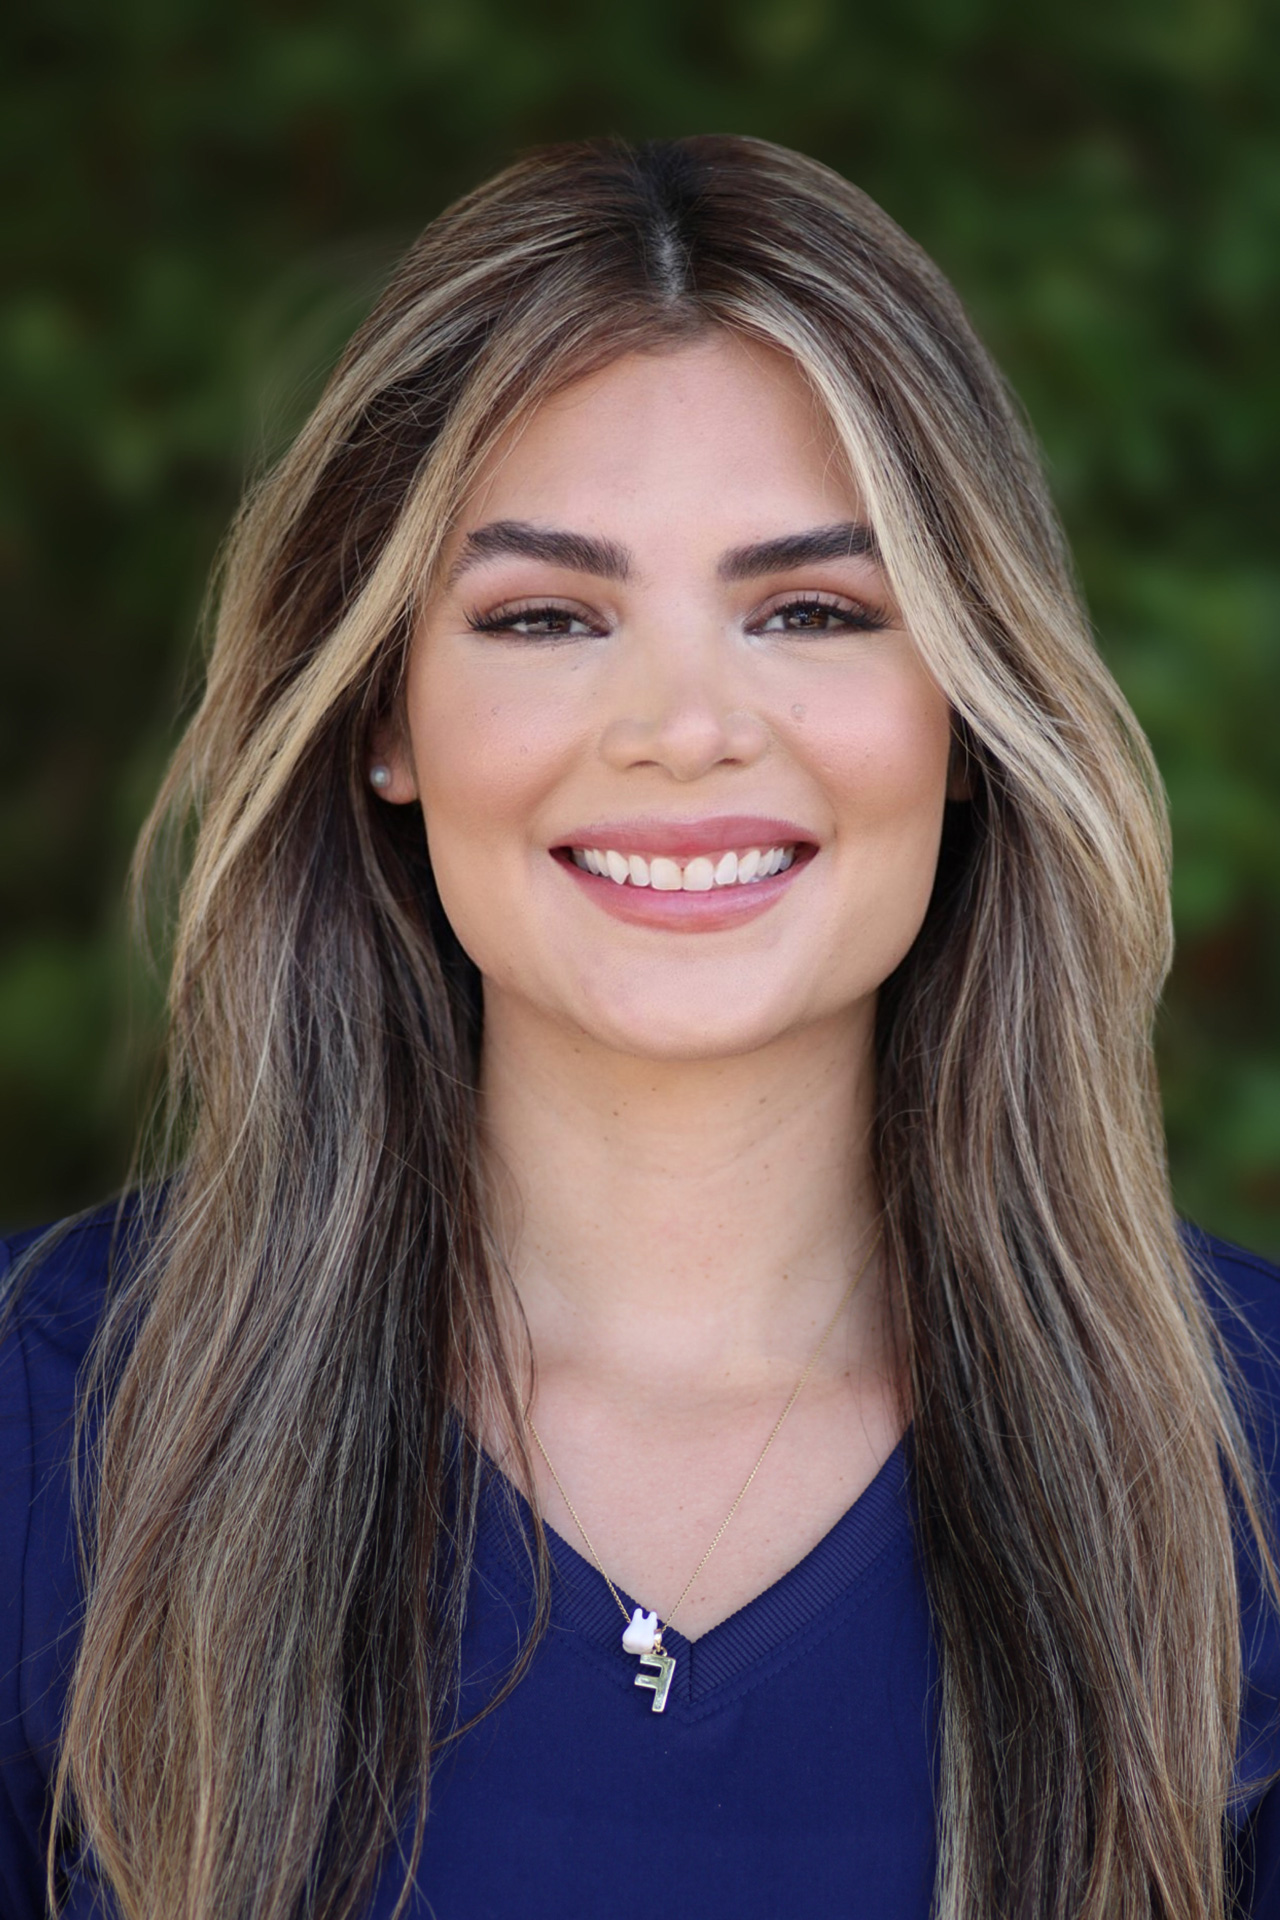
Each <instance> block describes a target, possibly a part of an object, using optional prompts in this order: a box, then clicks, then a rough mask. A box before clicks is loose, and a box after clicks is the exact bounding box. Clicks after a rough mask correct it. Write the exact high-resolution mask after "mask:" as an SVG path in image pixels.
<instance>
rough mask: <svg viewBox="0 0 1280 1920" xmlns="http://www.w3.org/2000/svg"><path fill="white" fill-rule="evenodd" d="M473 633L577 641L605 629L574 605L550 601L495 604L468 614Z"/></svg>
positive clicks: (468, 621) (529, 638)
mask: <svg viewBox="0 0 1280 1920" xmlns="http://www.w3.org/2000/svg"><path fill="white" fill-rule="evenodd" d="M467 625H468V626H469V627H470V628H471V631H472V632H473V633H497V634H502V633H509V634H512V635H514V636H515V637H516V638H517V639H520V640H577V639H579V638H588V637H592V636H598V635H599V634H600V632H601V631H602V629H601V628H600V626H599V625H598V624H597V623H595V622H593V621H591V620H589V619H588V618H587V617H586V615H585V614H583V613H580V612H577V611H575V609H574V608H573V607H558V606H552V605H549V604H539V605H536V606H528V605H526V606H514V607H510V606H509V607H495V608H494V610H493V612H492V613H469V614H468V615H467Z"/></svg>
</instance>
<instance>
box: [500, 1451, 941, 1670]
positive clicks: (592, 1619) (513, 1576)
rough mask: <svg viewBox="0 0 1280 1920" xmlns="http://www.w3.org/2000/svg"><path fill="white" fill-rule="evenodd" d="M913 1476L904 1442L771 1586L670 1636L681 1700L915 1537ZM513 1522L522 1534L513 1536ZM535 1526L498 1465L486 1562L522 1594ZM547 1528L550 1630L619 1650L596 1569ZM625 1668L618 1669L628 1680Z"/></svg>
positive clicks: (787, 1633)
mask: <svg viewBox="0 0 1280 1920" xmlns="http://www.w3.org/2000/svg"><path fill="white" fill-rule="evenodd" d="M908 1476H909V1466H908V1440H907V1439H904V1440H902V1441H900V1442H899V1443H898V1445H897V1446H896V1447H895V1448H894V1450H893V1452H892V1453H891V1454H890V1455H889V1458H888V1459H887V1460H886V1461H885V1463H884V1465H883V1466H882V1467H881V1468H880V1471H879V1472H878V1473H877V1474H876V1476H875V1478H874V1480H872V1481H871V1483H870V1484H869V1485H868V1486H867V1487H865V1488H864V1489H863V1491H862V1493H860V1494H859V1496H858V1498H857V1499H856V1500H855V1501H854V1503H853V1505H852V1506H851V1507H849V1508H847V1509H846V1510H845V1512H844V1513H843V1514H841V1516H840V1518H839V1519H838V1520H837V1521H836V1523H835V1525H834V1526H833V1527H832V1528H831V1529H830V1531H829V1532H828V1533H825V1534H824V1535H823V1537H822V1539H821V1540H819V1541H818V1543H817V1544H816V1546H814V1547H812V1548H811V1549H810V1551H809V1552H808V1553H807V1554H806V1555H805V1556H804V1558H803V1560H800V1561H798V1562H797V1564H796V1565H795V1566H794V1567H792V1568H791V1569H790V1570H789V1572H787V1573H784V1574H783V1575H782V1576H781V1578H780V1579H778V1580H775V1581H774V1583H773V1585H772V1586H770V1587H766V1588H765V1590H764V1592H763V1593H760V1594H757V1595H756V1597H755V1599H754V1600H749V1601H748V1602H747V1604H746V1605H745V1606H744V1607H740V1608H739V1609H738V1611H737V1612H736V1613H733V1614H730V1616H729V1618H728V1619H727V1620H722V1621H721V1622H720V1624H719V1625H718V1626H715V1627H712V1628H711V1629H710V1631H709V1632H707V1633H704V1634H703V1635H701V1637H700V1638H699V1639H697V1640H693V1641H690V1640H686V1639H685V1637H684V1635H683V1634H681V1633H679V1632H678V1631H676V1630H675V1629H674V1628H672V1629H669V1630H668V1631H666V1632H664V1634H663V1642H664V1644H665V1646H666V1647H667V1650H668V1652H670V1653H673V1654H674V1655H675V1656H676V1659H677V1661H678V1662H679V1663H680V1665H681V1667H682V1668H683V1674H682V1679H683V1685H682V1687H681V1689H680V1691H681V1693H682V1695H683V1696H684V1697H685V1698H686V1699H688V1700H689V1701H691V1702H694V1703H696V1702H699V1701H701V1700H704V1699H705V1698H706V1697H707V1696H708V1695H709V1694H711V1693H713V1692H715V1691H716V1690H717V1689H718V1688H720V1687H724V1686H728V1685H729V1684H730V1683H731V1682H733V1681H734V1680H736V1679H738V1678H739V1677H740V1676H741V1675H742V1674H743V1673H745V1672H746V1671H747V1670H748V1669H750V1668H752V1667H756V1666H758V1665H759V1663H760V1662H761V1660H763V1659H764V1658H765V1657H766V1656H767V1655H769V1654H772V1653H775V1652H777V1651H778V1649H779V1648H781V1647H782V1646H784V1645H785V1643H786V1642H787V1641H788V1640H790V1639H792V1638H794V1637H795V1636H796V1635H797V1634H799V1633H801V1632H803V1631H804V1629H805V1628H806V1627H808V1626H809V1625H810V1624H811V1623H812V1622H813V1621H814V1620H815V1619H816V1618H817V1617H818V1615H819V1614H821V1613H822V1612H823V1611H824V1610H825V1609H826V1608H828V1607H829V1606H831V1605H832V1604H833V1603H834V1602H836V1601H838V1600H841V1599H845V1598H847V1597H849V1596H850V1595H851V1594H852V1593H853V1592H854V1591H855V1590H856V1589H857V1587H858V1586H859V1585H860V1584H861V1583H863V1582H864V1581H865V1580H866V1578H867V1576H868V1575H869V1574H870V1573H871V1571H872V1569H873V1568H874V1567H875V1566H876V1563H877V1562H878V1561H879V1560H880V1559H881V1558H882V1557H883V1556H884V1554H885V1553H886V1552H887V1551H888V1549H889V1548H890V1547H892V1546H894V1545H895V1543H898V1542H902V1541H903V1540H904V1539H906V1538H907V1537H908V1536H909V1534H910V1528H911V1510H910V1502H909V1496H908V1490H907V1487H908ZM513 1521H514V1522H516V1523H517V1531H518V1530H520V1529H522V1530H523V1538H519V1537H513ZM532 1526H533V1516H532V1514H531V1512H530V1509H529V1506H528V1503H527V1502H526V1501H525V1499H524V1497H523V1495H522V1494H521V1493H520V1492H519V1491H518V1489H517V1488H516V1487H515V1486H513V1485H512V1483H511V1482H510V1481H509V1480H508V1479H507V1478H506V1477H505V1475H503V1474H502V1473H501V1471H500V1469H498V1468H497V1467H491V1481H490V1484H489V1485H488V1486H487V1487H486V1490H485V1494H484V1504H483V1513H482V1517H481V1522H480V1542H479V1544H480V1550H481V1556H482V1558H483V1560H484V1561H486V1562H487V1563H488V1565H489V1567H490V1568H491V1570H492V1571H493V1572H494V1573H495V1574H496V1573H497V1571H498V1568H497V1566H495V1565H494V1562H495V1560H496V1561H500V1562H501V1565H502V1568H503V1571H504V1572H505V1576H506V1578H505V1581H504V1584H507V1585H510V1586H512V1588H513V1591H515V1592H517V1593H520V1594H522V1595H524V1596H525V1597H527V1593H528V1580H529V1559H528V1543H529V1541H530V1540H531V1539H532ZM544 1531H545V1533H546V1539H547V1551H548V1553H549V1554H550V1557H551V1565H552V1620H553V1624H554V1625H558V1626H560V1627H562V1628H563V1627H567V1628H570V1629H571V1630H572V1631H574V1632H576V1633H579V1634H581V1635H582V1636H583V1637H584V1639H586V1640H587V1641H589V1642H590V1644H591V1645H592V1646H593V1647H595V1648H597V1649H598V1650H600V1651H601V1652H604V1653H607V1654H609V1655H610V1656H612V1655H615V1654H617V1653H618V1652H619V1651H620V1641H621V1637H622V1625H623V1622H622V1617H621V1615H620V1614H619V1612H618V1609H617V1607H616V1606H615V1604H614V1601H613V1597H612V1595H611V1594H610V1592H609V1589H608V1587H607V1586H606V1585H605V1582H604V1580H603V1579H602V1578H601V1575H600V1572H599V1569H598V1568H597V1567H596V1566H594V1565H593V1563H592V1562H591V1561H590V1560H588V1559H586V1558H585V1557H584V1556H583V1555H582V1554H581V1553H579V1552H578V1551H577V1549H576V1548H575V1547H573V1546H571V1545H570V1543H569V1542H568V1541H567V1540H566V1539H564V1538H563V1536H562V1535H561V1534H558V1533H557V1532H556V1531H555V1529H554V1528H553V1527H545V1528H544ZM618 1591H619V1593H620V1594H621V1595H622V1598H623V1600H624V1601H625V1602H626V1604H627V1606H628V1608H630V1607H634V1606H635V1605H636V1604H637V1602H636V1600H635V1599H634V1597H633V1596H632V1595H631V1594H629V1593H626V1592H625V1591H624V1590H623V1589H622V1588H621V1587H620V1588H619V1589H618ZM629 1665H630V1663H629V1662H628V1663H626V1665H624V1666H621V1667H620V1669H619V1676H620V1678H621V1679H622V1680H623V1681H625V1680H626V1679H627V1677H628V1671H629Z"/></svg>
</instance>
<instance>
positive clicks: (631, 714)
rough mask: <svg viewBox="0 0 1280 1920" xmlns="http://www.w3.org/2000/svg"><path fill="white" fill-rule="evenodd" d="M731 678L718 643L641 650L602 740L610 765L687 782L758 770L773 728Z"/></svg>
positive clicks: (676, 644) (684, 643) (677, 642)
mask: <svg viewBox="0 0 1280 1920" xmlns="http://www.w3.org/2000/svg"><path fill="white" fill-rule="evenodd" d="M731 679H732V676H731V675H730V673H729V671H728V669H727V666H726V663H725V662H724V661H723V660H722V659H721V658H720V657H719V649H718V648H717V647H716V645H715V642H714V641H712V642H710V643H709V644H707V645H705V646H704V645H701V644H699V643H698V642H696V641H693V640H689V639H684V640H681V639H674V640H667V641H666V642H665V643H659V644H656V645H653V646H649V647H645V648H643V649H641V650H639V651H638V652H637V654H636V655H634V656H633V658H632V662H631V671H630V672H628V674H627V675H626V680H625V684H624V685H623V686H620V687H619V689H618V698H617V702H616V706H615V711H614V714H613V717H612V718H611V719H610V720H609V721H608V723H607V725H606V726H605V729H604V732H603V734H602V735H601V740H600V752H601V756H602V758H603V759H604V760H605V761H606V762H607V764H608V765H609V766H610V767H612V768H614V769H615V770H617V771H619V772H625V771H626V770H627V769H629V768H632V767H643V766H652V767H657V768H660V769H661V770H662V771H663V772H665V773H668V774H670V776H671V777H672V779H674V780H679V781H689V780H698V779H701V777H702V776H703V775H704V774H706V773H710V772H711V770H712V769H713V768H714V767H734V766H738V767H747V766H751V765H753V764H754V763H755V762H756V761H757V760H759V759H760V758H761V756H762V755H763V754H764V753H766V752H767V750H768V746H769V738H770V735H769V727H768V725H767V723H766V721H765V720H764V719H763V718H762V716H761V715H760V714H759V713H757V712H755V711H754V710H753V708H752V707H751V706H749V705H744V704H743V703H742V692H743V689H742V688H741V686H740V685H739V686H734V685H732V684H730V682H731Z"/></svg>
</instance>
